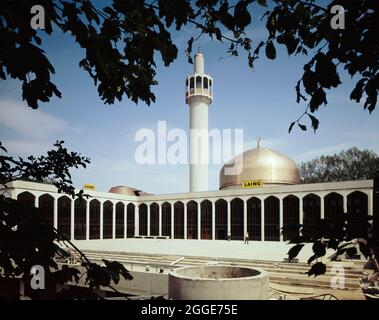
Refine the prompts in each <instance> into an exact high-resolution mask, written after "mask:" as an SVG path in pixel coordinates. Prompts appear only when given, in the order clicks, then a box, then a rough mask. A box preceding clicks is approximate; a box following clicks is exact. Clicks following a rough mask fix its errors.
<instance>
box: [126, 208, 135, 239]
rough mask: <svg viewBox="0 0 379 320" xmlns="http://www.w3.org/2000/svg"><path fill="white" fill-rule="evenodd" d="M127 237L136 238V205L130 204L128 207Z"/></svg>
mask: <svg viewBox="0 0 379 320" xmlns="http://www.w3.org/2000/svg"><path fill="white" fill-rule="evenodd" d="M126 225H127V229H126V237H127V238H134V235H135V234H134V233H135V205H134V204H133V203H129V204H128V206H127V207H126Z"/></svg>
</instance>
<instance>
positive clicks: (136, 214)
mask: <svg viewBox="0 0 379 320" xmlns="http://www.w3.org/2000/svg"><path fill="white" fill-rule="evenodd" d="M134 236H139V206H138V205H137V204H136V203H135V204H134Z"/></svg>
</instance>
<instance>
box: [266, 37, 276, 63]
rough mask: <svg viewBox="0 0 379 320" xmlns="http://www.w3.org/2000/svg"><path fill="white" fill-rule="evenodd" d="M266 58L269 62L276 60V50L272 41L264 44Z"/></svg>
mask: <svg viewBox="0 0 379 320" xmlns="http://www.w3.org/2000/svg"><path fill="white" fill-rule="evenodd" d="M266 56H267V58H269V59H271V60H274V59H275V58H276V50H275V47H274V44H273V43H272V41H270V42H268V43H267V44H266Z"/></svg>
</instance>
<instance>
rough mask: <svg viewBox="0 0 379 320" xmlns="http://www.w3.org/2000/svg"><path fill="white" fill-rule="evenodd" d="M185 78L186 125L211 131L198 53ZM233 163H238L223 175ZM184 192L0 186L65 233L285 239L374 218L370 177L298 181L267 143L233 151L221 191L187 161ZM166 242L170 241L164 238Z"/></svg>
mask: <svg viewBox="0 0 379 320" xmlns="http://www.w3.org/2000/svg"><path fill="white" fill-rule="evenodd" d="M194 67H195V69H194V73H193V74H191V75H189V76H188V77H187V79H186V97H185V99H186V103H187V104H188V107H189V113H190V121H189V122H190V126H189V127H190V130H191V131H192V130H208V108H209V105H210V104H211V103H212V99H213V79H212V78H211V77H210V76H209V75H206V74H204V57H203V55H202V54H201V53H197V54H196V55H195V63H194ZM202 156H205V157H206V158H207V157H208V141H205V142H204V141H203V142H201V141H200V142H199V140H198V139H195V138H193V137H192V135H191V134H190V145H189V157H190V159H197V158H198V157H202ZM230 165H234V166H235V167H237V168H240V170H238V172H237V173H236V174H230V173H228V168H229V167H230ZM189 190H190V192H188V193H175V194H162V195H153V194H148V193H145V192H143V191H141V190H139V189H135V188H131V187H128V186H114V187H112V188H110V189H109V191H108V192H99V191H96V190H86V193H87V194H89V195H90V196H91V197H90V198H88V199H87V200H86V199H75V200H73V199H71V198H70V197H68V196H67V195H63V194H60V193H58V192H57V189H56V188H55V187H54V186H53V185H50V184H44V183H36V182H29V181H14V182H11V183H9V184H8V188H7V189H6V190H5V192H6V193H7V194H8V195H9V196H10V197H12V198H14V199H19V200H21V201H23V202H25V203H28V204H31V205H34V206H36V207H39V208H41V209H42V210H43V212H44V215H45V218H46V220H47V221H48V222H49V223H51V224H52V225H53V226H54V227H55V228H57V229H58V230H59V231H60V232H63V233H64V234H66V236H67V237H68V238H70V239H75V240H91V239H123V238H125V239H126V238H159V239H188V240H189V239H208V240H225V239H226V238H227V236H228V234H229V235H230V236H231V240H243V238H244V235H245V234H246V233H248V234H249V238H250V240H255V241H286V240H288V238H290V237H293V236H295V235H296V234H287V235H286V237H284V236H283V235H282V234H281V228H282V227H283V226H286V225H293V224H299V223H300V224H303V225H304V226H307V225H308V226H309V225H312V224H314V223H315V222H317V221H318V220H320V219H324V218H325V219H328V218H333V217H337V216H339V215H345V214H346V212H349V213H353V214H356V215H364V216H367V215H369V216H372V214H373V208H372V207H373V205H372V204H373V180H363V181H344V182H330V183H329V182H328V183H314V184H301V183H300V174H299V170H298V168H297V166H296V164H295V162H294V161H293V160H292V159H291V158H289V157H288V156H286V155H284V154H281V153H279V152H277V151H275V150H271V149H268V148H265V147H263V146H261V145H260V143H259V141H258V142H257V146H256V148H253V149H250V150H247V151H245V152H243V153H242V154H240V155H238V156H237V157H235V158H234V159H232V160H231V161H229V162H228V163H226V164H225V165H224V166H223V167H222V168H221V170H220V177H219V190H216V191H208V165H207V164H204V163H196V161H194V162H192V161H191V160H190V167H189ZM167 241H169V240H167Z"/></svg>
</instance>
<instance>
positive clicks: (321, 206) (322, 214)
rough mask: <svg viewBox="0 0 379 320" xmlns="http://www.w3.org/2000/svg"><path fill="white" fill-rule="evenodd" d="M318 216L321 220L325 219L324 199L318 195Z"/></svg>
mask: <svg viewBox="0 0 379 320" xmlns="http://www.w3.org/2000/svg"><path fill="white" fill-rule="evenodd" d="M320 216H321V219H325V197H324V195H320Z"/></svg>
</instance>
